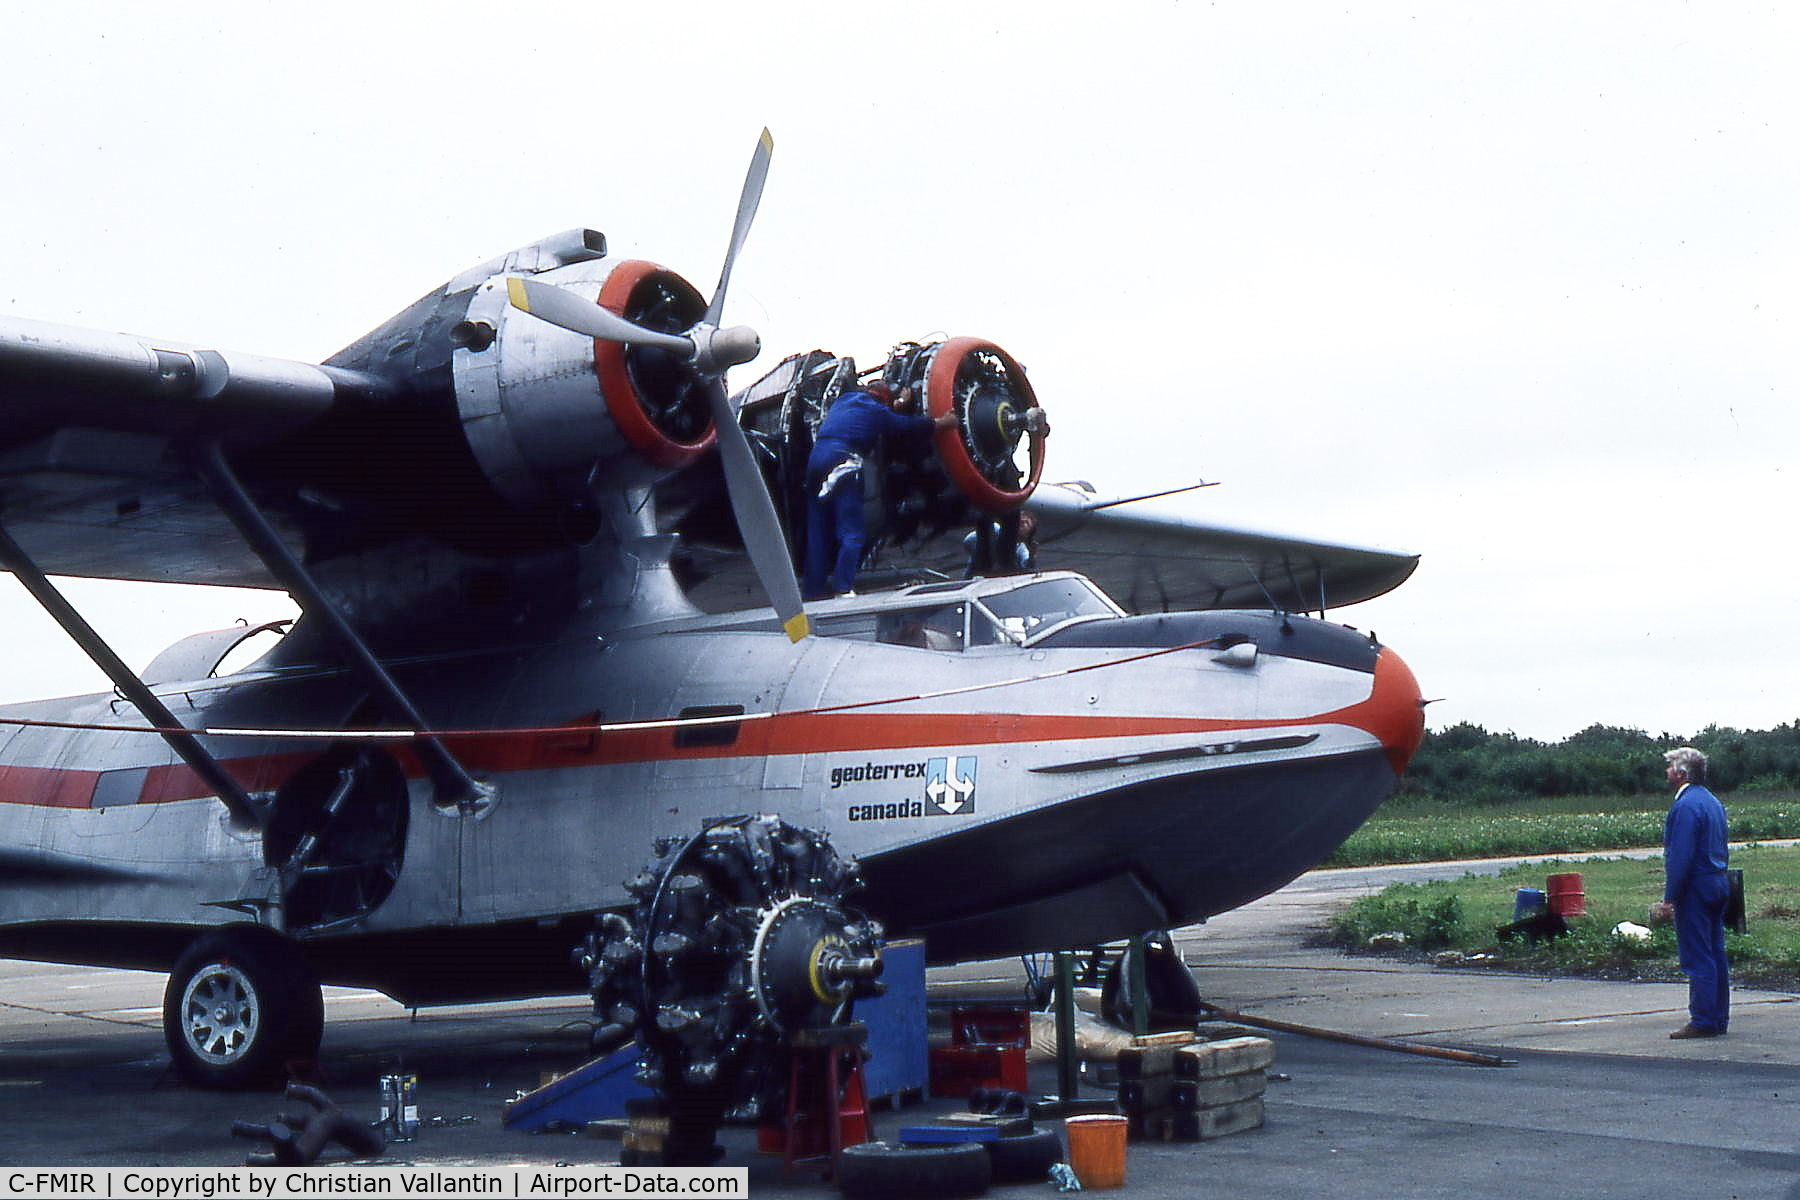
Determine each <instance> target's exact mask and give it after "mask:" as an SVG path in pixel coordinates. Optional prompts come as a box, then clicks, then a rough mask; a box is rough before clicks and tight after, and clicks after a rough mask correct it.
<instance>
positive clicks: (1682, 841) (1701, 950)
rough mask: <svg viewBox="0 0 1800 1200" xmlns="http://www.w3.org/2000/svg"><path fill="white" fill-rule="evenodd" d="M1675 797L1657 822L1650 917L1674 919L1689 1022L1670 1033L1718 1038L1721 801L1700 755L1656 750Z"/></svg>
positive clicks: (1725, 986)
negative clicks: (1659, 845) (1658, 865)
mask: <svg viewBox="0 0 1800 1200" xmlns="http://www.w3.org/2000/svg"><path fill="white" fill-rule="evenodd" d="M1663 759H1664V760H1665V761H1666V762H1667V763H1668V766H1667V768H1666V771H1665V774H1666V775H1667V776H1668V780H1669V784H1670V786H1671V787H1673V788H1675V801H1674V803H1672V804H1670V805H1669V815H1668V816H1667V817H1666V818H1665V819H1664V820H1663V871H1664V874H1663V880H1664V881H1663V898H1662V902H1661V903H1659V904H1653V905H1651V906H1650V917H1651V919H1652V920H1661V921H1666V920H1668V919H1670V918H1671V917H1673V918H1674V920H1675V946H1676V949H1677V951H1678V952H1679V957H1680V962H1681V969H1682V971H1683V972H1684V973H1686V975H1687V977H1688V1023H1687V1024H1686V1025H1683V1026H1682V1027H1681V1028H1680V1029H1677V1030H1676V1031H1675V1032H1674V1033H1671V1034H1670V1035H1669V1036H1670V1037H1672V1038H1709V1037H1720V1036H1722V1035H1723V1034H1724V1032H1725V1026H1726V1025H1727V1023H1729V1021H1730V1017H1731V991H1730V989H1731V976H1730V968H1729V967H1728V965H1727V964H1726V961H1725V904H1726V901H1727V900H1729V899H1730V897H1731V886H1730V883H1729V882H1728V881H1727V879H1726V877H1725V865H1726V855H1727V853H1728V851H1727V850H1726V845H1725V828H1726V827H1725V806H1724V805H1722V804H1720V803H1719V800H1718V797H1716V796H1714V795H1713V794H1712V793H1711V792H1709V791H1707V790H1706V755H1704V754H1702V753H1700V751H1698V750H1696V749H1694V748H1693V747H1692V746H1683V747H1682V748H1681V749H1679V750H1671V751H1669V752H1668V753H1667V754H1665V755H1663Z"/></svg>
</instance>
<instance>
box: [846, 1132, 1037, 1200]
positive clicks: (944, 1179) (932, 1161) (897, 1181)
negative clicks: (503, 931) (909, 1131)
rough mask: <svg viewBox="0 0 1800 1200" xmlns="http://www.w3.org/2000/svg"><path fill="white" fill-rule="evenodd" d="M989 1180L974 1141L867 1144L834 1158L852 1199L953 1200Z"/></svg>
mask: <svg viewBox="0 0 1800 1200" xmlns="http://www.w3.org/2000/svg"><path fill="white" fill-rule="evenodd" d="M1044 1169H1045V1171H1046V1172H1048V1171H1049V1167H1047V1166H1046V1167H1045V1168H1044ZM993 1179H994V1166H993V1160H992V1159H990V1158H989V1157H988V1152H987V1151H986V1150H985V1149H983V1148H982V1146H981V1144H980V1143H978V1142H963V1143H961V1144H960V1145H953V1146H890V1145H888V1144H887V1143H885V1142H865V1143H863V1144H862V1145H860V1146H845V1147H844V1149H843V1150H842V1151H841V1152H840V1153H839V1154H838V1159H837V1185H838V1190H839V1191H841V1192H843V1193H844V1195H846V1196H848V1197H850V1198H851V1200H952V1198H954V1197H960V1196H979V1195H981V1194H982V1193H983V1192H985V1191H987V1189H988V1184H989V1183H991V1182H993Z"/></svg>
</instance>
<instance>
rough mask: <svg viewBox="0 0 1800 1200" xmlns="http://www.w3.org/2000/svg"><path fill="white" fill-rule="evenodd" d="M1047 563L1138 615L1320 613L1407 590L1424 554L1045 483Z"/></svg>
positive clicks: (1041, 496) (1039, 505) (1042, 556)
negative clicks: (1261, 527)
mask: <svg viewBox="0 0 1800 1200" xmlns="http://www.w3.org/2000/svg"><path fill="white" fill-rule="evenodd" d="M1026 508H1027V511H1029V512H1031V513H1033V514H1035V515H1036V517H1037V520H1038V530H1039V532H1038V553H1037V565H1038V566H1039V567H1040V568H1051V567H1054V568H1063V567H1067V568H1068V569H1070V570H1075V571H1080V572H1081V573H1082V574H1084V575H1086V576H1088V577H1089V578H1091V579H1092V580H1093V581H1094V582H1095V583H1098V584H1099V585H1100V586H1101V587H1103V588H1104V589H1106V591H1107V593H1108V594H1109V595H1111V596H1112V597H1113V598H1114V599H1115V600H1117V601H1118V602H1119V603H1120V604H1123V605H1124V606H1125V607H1126V608H1128V609H1130V610H1131V611H1133V612H1159V611H1160V612H1169V611H1184V610H1194V609H1211V608H1271V607H1273V608H1280V609H1283V610H1285V611H1289V612H1319V611H1323V610H1326V609H1332V608H1342V607H1344V606H1345V605H1347V604H1355V603H1357V602H1358V601H1362V600H1368V599H1370V598H1371V597H1374V596H1379V595H1381V594H1382V593H1383V592H1387V591H1390V590H1392V589H1393V588H1396V587H1399V586H1400V584H1402V583H1404V582H1405V581H1406V579H1407V577H1408V576H1410V575H1411V574H1412V573H1413V569H1414V568H1415V567H1417V566H1418V564H1419V556H1418V555H1416V554H1406V553H1401V552H1397V551H1391V550H1380V549H1374V548H1370V547H1362V546H1347V545H1340V544H1337V543H1332V542H1322V541H1317V540H1313V539H1307V538H1298V537H1290V536H1286V535H1283V534H1277V533H1267V532H1261V531H1256V530H1250V529H1242V528H1233V527H1230V526H1225V525H1217V524H1210V523H1207V522H1204V521H1201V520H1199V519H1196V518H1194V517H1192V516H1187V515H1183V514H1177V513H1175V512H1173V511H1171V510H1170V508H1169V507H1168V506H1164V507H1158V505H1157V502H1156V498H1154V497H1152V498H1148V499H1146V500H1143V501H1136V500H1130V499H1125V500H1115V499H1107V498H1105V497H1101V496H1098V495H1096V494H1095V493H1094V492H1093V491H1092V489H1090V488H1088V487H1087V486H1086V485H1084V484H1076V483H1059V484H1040V485H1039V486H1038V489H1037V491H1036V492H1035V493H1034V494H1033V496H1032V498H1031V501H1030V503H1029V504H1027V506H1026Z"/></svg>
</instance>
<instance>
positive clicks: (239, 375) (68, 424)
mask: <svg viewBox="0 0 1800 1200" xmlns="http://www.w3.org/2000/svg"><path fill="white" fill-rule="evenodd" d="M379 390H380V385H379V384H378V383H377V382H376V381H374V380H372V379H370V378H369V377H367V376H363V375H359V374H357V373H355V372H349V371H341V370H338V369H335V368H331V367H325V366H314V365H311V364H307V363H295V362H287V361H284V360H278V359H270V358H263V357H259V356H254V355H243V354H235V353H226V352H221V351H217V350H210V349H202V348H197V347H190V346H185V345H179V344H176V343H173V342H165V341H157V340H153V339H149V338H141V337H137V336H135V335H131V334H121V333H101V332H98V331H93V330H86V329H76V328H70V327H66V326H60V325H52V324H47V323H44V322H39V321H31V320H26V319H23V318H17V317H4V318H0V504H3V508H0V521H3V522H4V524H5V527H6V529H7V531H8V532H9V533H11V535H12V536H13V538H14V539H15V540H17V541H18V542H19V544H20V545H21V546H23V547H24V548H25V550H26V551H27V552H28V553H30V554H31V555H32V556H33V557H34V558H35V559H36V560H37V562H38V564H39V565H40V566H41V567H42V568H43V569H44V570H45V571H47V572H49V573H51V574H56V575H77V576H88V577H93V578H102V579H134V580H150V581H158V582H181V583H206V584H221V585H234V586H243V587H273V586H276V584H275V581H274V580H273V579H272V578H271V577H270V576H269V574H268V572H267V571H266V570H265V569H264V567H263V565H262V563H261V562H260V561H259V560H258V559H257V558H256V556H255V555H254V554H253V553H252V552H251V551H250V550H249V548H248V547H246V546H245V545H244V544H243V542H242V540H241V539H240V538H239V537H238V535H237V533H236V532H235V530H234V529H233V528H232V526H231V524H230V522H229V521H228V520H227V518H226V517H225V516H224V515H223V513H221V512H220V510H219V508H218V506H217V504H216V503H214V501H213V500H212V499H211V498H210V497H209V495H208V494H207V492H206V490H205V489H204V487H203V486H202V484H201V482H200V479H199V478H198V476H197V474H196V472H195V470H194V468H193V466H192V464H191V461H190V458H189V454H188V450H189V449H190V448H191V447H193V446H194V445H197V444H198V443H199V442H200V441H201V440H202V439H206V440H213V439H216V440H219V441H221V442H223V443H224V444H225V445H226V446H227V447H229V448H231V449H232V450H233V452H234V453H242V454H249V455H252V456H253V455H254V454H255V453H256V452H257V450H258V448H259V447H266V446H269V445H272V444H274V443H276V442H277V441H279V440H280V439H281V438H283V437H285V436H287V435H289V434H291V433H292V432H293V431H294V430H296V429H299V428H302V427H304V426H305V425H307V424H308V423H310V422H312V421H315V420H316V419H318V418H319V417H320V416H321V415H322V414H324V413H326V412H327V411H328V410H330V409H331V408H332V407H333V405H334V404H336V403H337V402H338V401H339V400H340V398H342V397H343V396H344V395H345V394H352V395H357V396H360V397H362V398H365V399H366V398H367V396H368V395H369V394H371V393H373V392H377V391H379ZM276 507H277V509H278V510H279V509H287V510H289V511H291V509H292V505H291V504H283V505H277V506H276ZM282 515H285V514H282V513H279V512H278V513H277V516H278V517H280V516H282Z"/></svg>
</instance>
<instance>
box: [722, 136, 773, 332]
mask: <svg viewBox="0 0 1800 1200" xmlns="http://www.w3.org/2000/svg"><path fill="white" fill-rule="evenodd" d="M774 154H775V139H774V137H772V136H771V135H770V134H769V131H768V130H767V129H764V130H763V131H762V137H760V138H758V139H757V141H756V151H755V153H753V154H752V155H751V156H750V170H749V171H748V172H747V173H746V174H745V175H744V191H743V194H742V195H740V196H739V197H738V210H737V222H736V224H734V225H733V226H732V227H731V245H730V246H729V247H727V248H726V250H725V265H724V266H723V267H722V268H720V270H719V286H718V287H716V288H714V289H713V298H712V303H711V304H709V305H707V306H706V317H705V320H706V323H707V324H708V325H717V324H718V323H719V318H720V316H722V315H723V314H724V311H725V285H726V284H728V283H730V282H731V268H732V266H733V265H734V264H736V262H737V256H738V251H739V250H741V249H743V247H744V239H745V238H747V237H749V236H750V223H751V222H752V221H754V220H756V206H757V205H759V204H761V203H762V193H763V181H764V180H766V179H767V178H768V177H769V159H770V158H771V157H773V156H774Z"/></svg>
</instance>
